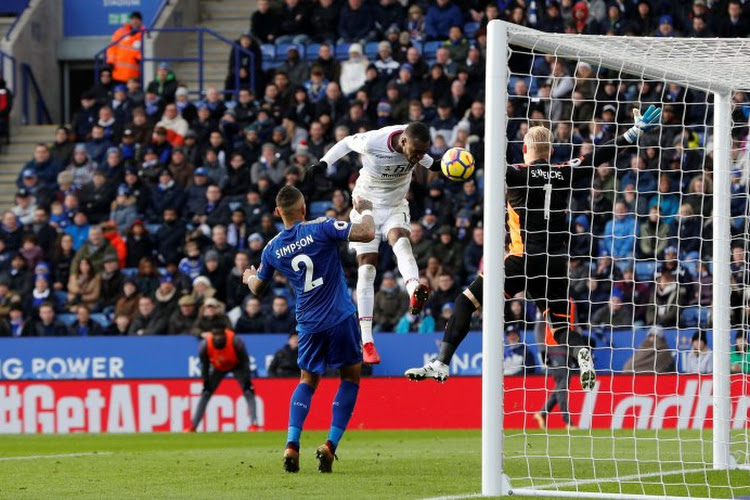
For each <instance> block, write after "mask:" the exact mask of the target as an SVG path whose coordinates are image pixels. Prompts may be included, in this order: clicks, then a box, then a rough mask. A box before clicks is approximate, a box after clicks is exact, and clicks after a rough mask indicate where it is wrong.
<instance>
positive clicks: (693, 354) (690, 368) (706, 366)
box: [684, 330, 714, 374]
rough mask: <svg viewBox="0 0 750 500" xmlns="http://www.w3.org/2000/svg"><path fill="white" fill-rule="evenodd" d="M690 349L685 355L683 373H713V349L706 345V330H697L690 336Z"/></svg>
mask: <svg viewBox="0 0 750 500" xmlns="http://www.w3.org/2000/svg"><path fill="white" fill-rule="evenodd" d="M691 347H692V348H691V349H690V351H689V352H688V353H687V354H686V355H685V367H684V372H685V373H699V374H708V373H713V371H714V367H713V366H714V365H713V351H711V349H710V348H709V347H708V341H707V340H706V332H705V331H703V330H700V331H697V332H695V333H694V334H693V337H692V338H691Z"/></svg>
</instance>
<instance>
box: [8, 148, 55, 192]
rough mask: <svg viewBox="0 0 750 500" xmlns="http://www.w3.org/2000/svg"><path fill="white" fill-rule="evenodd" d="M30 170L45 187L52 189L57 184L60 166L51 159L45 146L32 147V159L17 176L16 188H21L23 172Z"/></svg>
mask: <svg viewBox="0 0 750 500" xmlns="http://www.w3.org/2000/svg"><path fill="white" fill-rule="evenodd" d="M27 170H31V171H32V172H35V173H36V175H37V177H39V181H40V182H41V183H42V184H43V185H44V186H46V187H49V188H54V186H55V185H56V182H57V174H58V172H59V171H60V164H59V163H58V162H57V161H56V160H55V159H54V158H52V157H51V155H50V151H49V148H48V147H47V145H46V144H41V143H40V144H37V145H36V146H35V147H34V158H33V159H32V160H31V161H29V162H28V163H26V165H24V167H23V168H22V169H21V171H20V172H19V174H18V179H17V180H16V186H18V187H19V188H21V187H24V186H23V172H25V171H27Z"/></svg>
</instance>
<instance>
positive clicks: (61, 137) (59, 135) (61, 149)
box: [49, 126, 75, 165]
mask: <svg viewBox="0 0 750 500" xmlns="http://www.w3.org/2000/svg"><path fill="white" fill-rule="evenodd" d="M70 138H71V133H70V130H69V129H68V127H65V126H61V127H58V128H57V130H55V140H54V142H52V145H51V146H50V147H49V152H50V157H51V158H52V159H54V160H55V161H57V163H58V165H67V164H68V163H70V160H71V158H72V157H73V147H74V146H75V143H74V142H73V141H71V139H70Z"/></svg>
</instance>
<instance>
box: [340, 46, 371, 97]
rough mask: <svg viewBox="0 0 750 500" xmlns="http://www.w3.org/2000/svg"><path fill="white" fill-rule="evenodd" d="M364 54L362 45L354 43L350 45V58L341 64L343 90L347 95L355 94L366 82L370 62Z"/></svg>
mask: <svg viewBox="0 0 750 500" xmlns="http://www.w3.org/2000/svg"><path fill="white" fill-rule="evenodd" d="M363 54H364V51H363V50H362V45H360V44H359V43H353V44H351V45H350V46H349V59H347V60H346V61H344V62H343V64H342V65H341V79H340V83H341V91H342V92H343V93H344V95H346V96H351V95H353V94H354V92H356V91H357V90H359V89H360V88H361V87H362V86H363V85H364V84H365V81H366V73H367V66H368V65H369V64H370V63H369V61H368V60H367V58H366V57H364V55H363Z"/></svg>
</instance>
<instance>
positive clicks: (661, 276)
mask: <svg viewBox="0 0 750 500" xmlns="http://www.w3.org/2000/svg"><path fill="white" fill-rule="evenodd" d="M685 295H686V288H685V287H680V284H679V282H678V280H677V276H675V274H674V272H672V270H670V269H664V268H662V270H660V271H658V272H657V274H656V286H655V287H654V290H653V292H652V296H651V300H650V301H649V303H650V304H651V305H650V307H649V310H648V312H647V313H646V322H647V323H649V324H657V325H659V326H663V327H674V326H677V323H678V320H679V312H680V306H681V305H684V304H685Z"/></svg>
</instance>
